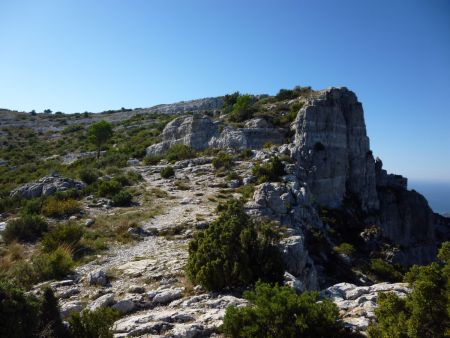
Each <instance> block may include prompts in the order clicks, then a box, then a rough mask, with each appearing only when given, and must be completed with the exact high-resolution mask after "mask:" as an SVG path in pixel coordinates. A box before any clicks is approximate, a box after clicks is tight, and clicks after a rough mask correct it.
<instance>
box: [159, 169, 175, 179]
mask: <svg viewBox="0 0 450 338" xmlns="http://www.w3.org/2000/svg"><path fill="white" fill-rule="evenodd" d="M160 174H161V177H162V178H170V177H172V176H175V170H173V167H171V166H168V167H164V168H162V169H161V172H160Z"/></svg>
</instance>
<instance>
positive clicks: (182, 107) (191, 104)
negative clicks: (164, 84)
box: [143, 97, 223, 114]
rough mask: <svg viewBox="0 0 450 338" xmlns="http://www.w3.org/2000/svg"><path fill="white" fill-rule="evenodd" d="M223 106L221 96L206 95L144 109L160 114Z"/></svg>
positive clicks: (196, 110)
mask: <svg viewBox="0 0 450 338" xmlns="http://www.w3.org/2000/svg"><path fill="white" fill-rule="evenodd" d="M222 107H223V98H222V97H208V98H204V99H197V100H190V101H181V102H177V103H171V104H160V105H157V106H153V107H151V108H146V109H143V110H144V111H150V112H157V113H161V114H187V113H204V112H207V111H216V110H218V109H221V108H222Z"/></svg>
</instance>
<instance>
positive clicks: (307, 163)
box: [292, 88, 379, 210]
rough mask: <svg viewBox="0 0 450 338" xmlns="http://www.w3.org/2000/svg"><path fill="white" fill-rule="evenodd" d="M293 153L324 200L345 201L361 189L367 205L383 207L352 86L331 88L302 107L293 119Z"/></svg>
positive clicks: (367, 207)
mask: <svg viewBox="0 0 450 338" xmlns="http://www.w3.org/2000/svg"><path fill="white" fill-rule="evenodd" d="M292 127H293V129H294V132H295V135H294V145H295V148H294V150H293V152H292V153H293V154H292V155H293V158H294V160H295V162H296V164H297V166H298V168H299V173H298V174H299V176H300V177H301V178H302V179H303V180H305V181H306V182H307V183H308V186H309V188H310V189H311V192H312V194H313V195H314V198H315V200H316V202H317V203H318V204H319V205H323V206H327V207H331V208H335V207H339V206H340V205H341V203H342V201H343V199H344V196H345V195H346V193H350V192H351V193H354V194H356V195H357V196H358V197H359V199H360V201H361V206H362V208H363V209H364V210H370V209H377V208H378V206H379V204H378V198H377V193H376V184H375V168H374V159H373V156H372V152H371V151H370V146H369V138H368V137H367V135H366V126H365V123H364V115H363V109H362V105H361V103H360V102H358V100H357V98H356V95H355V94H354V93H353V92H351V91H349V90H347V89H346V88H331V89H327V90H325V91H323V92H322V93H321V94H320V95H319V96H318V97H317V98H315V99H313V100H311V101H309V102H308V104H307V105H306V106H305V107H303V108H302V109H300V111H299V112H298V115H297V118H296V119H295V121H294V122H293V126H292Z"/></svg>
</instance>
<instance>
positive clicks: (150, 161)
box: [144, 156, 162, 165]
mask: <svg viewBox="0 0 450 338" xmlns="http://www.w3.org/2000/svg"><path fill="white" fill-rule="evenodd" d="M161 159H162V157H161V156H145V157H144V164H145V165H155V164H158V163H159V161H161Z"/></svg>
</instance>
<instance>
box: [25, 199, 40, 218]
mask: <svg viewBox="0 0 450 338" xmlns="http://www.w3.org/2000/svg"><path fill="white" fill-rule="evenodd" d="M41 208H42V200H41V199H40V198H33V199H31V200H28V201H26V202H25V205H24V206H23V207H22V210H21V213H22V215H38V214H40V213H41Z"/></svg>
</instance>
